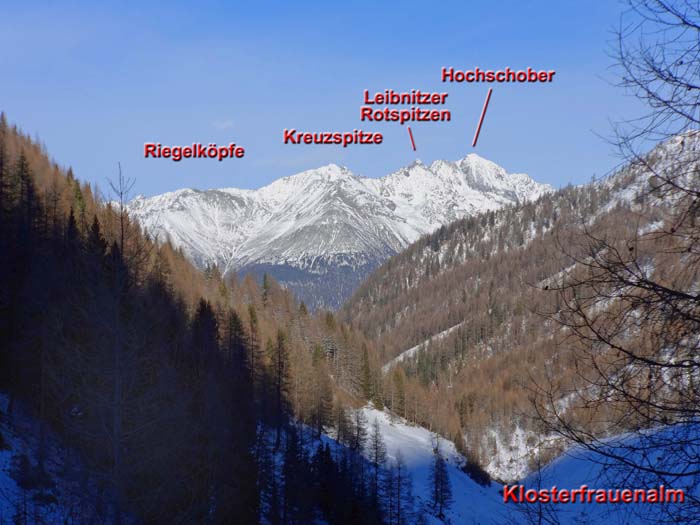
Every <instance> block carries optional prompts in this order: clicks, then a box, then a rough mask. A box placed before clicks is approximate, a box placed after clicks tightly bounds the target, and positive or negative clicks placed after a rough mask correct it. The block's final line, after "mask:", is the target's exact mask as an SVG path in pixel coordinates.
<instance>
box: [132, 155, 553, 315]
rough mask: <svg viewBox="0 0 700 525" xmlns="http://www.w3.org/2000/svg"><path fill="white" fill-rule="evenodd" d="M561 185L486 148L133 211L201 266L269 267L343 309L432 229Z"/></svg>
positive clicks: (323, 172) (331, 169)
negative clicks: (381, 172) (368, 174)
mask: <svg viewBox="0 0 700 525" xmlns="http://www.w3.org/2000/svg"><path fill="white" fill-rule="evenodd" d="M549 190H551V187H549V186H547V185H544V184H539V183H537V182H535V181H534V180H532V179H531V178H530V177H528V176H527V175H524V174H508V173H506V171H505V170H504V169H503V168H501V167H500V166H498V165H496V164H494V163H493V162H491V161H488V160H486V159H483V158H481V157H479V156H477V155H474V154H471V155H467V156H466V157H465V158H463V159H461V160H458V161H456V162H447V161H435V162H433V163H432V164H431V165H430V166H427V165H425V164H423V163H421V162H420V161H418V162H415V163H414V164H412V165H410V166H407V167H405V168H402V169H400V170H399V171H397V172H395V173H392V174H390V175H387V176H386V177H383V178H381V179H370V178H365V177H359V176H356V175H354V174H353V173H351V172H350V171H349V170H348V169H346V168H343V167H340V166H337V165H335V164H330V165H328V166H323V167H321V168H318V169H313V170H308V171H304V172H302V173H299V174H297V175H293V176H290V177H284V178H281V179H278V180H276V181H275V182H273V183H271V184H269V185H268V186H265V187H263V188H260V189H258V190H239V189H233V188H231V189H221V190H206V191H200V190H193V189H183V190H178V191H175V192H171V193H165V194H163V195H157V196H155V197H150V198H146V197H136V198H135V199H133V200H132V201H131V202H130V203H129V213H130V214H131V215H132V216H133V217H135V218H136V219H138V221H139V222H140V223H141V224H142V225H143V226H144V227H145V228H146V229H147V230H148V231H149V232H150V233H151V234H152V235H155V236H158V237H159V238H160V239H164V238H166V237H167V238H169V239H170V240H171V241H172V242H173V243H174V244H175V245H176V246H178V247H181V248H182V249H183V251H184V253H185V254H186V255H187V256H188V257H189V258H190V259H191V260H192V261H194V263H195V264H197V265H198V266H200V267H205V266H206V265H213V264H216V265H218V266H219V267H220V268H221V270H222V271H223V272H230V271H253V272H255V273H262V272H264V271H267V272H268V273H270V274H271V275H273V276H275V277H276V278H277V279H278V280H279V281H281V282H282V283H283V284H285V285H287V286H289V287H290V288H291V289H292V290H293V291H294V292H296V293H297V294H298V295H299V297H300V298H301V299H303V300H305V301H306V302H307V304H309V306H312V307H319V306H328V307H337V306H339V305H340V304H341V303H342V302H343V300H344V299H346V298H347V297H349V295H350V294H351V293H352V292H353V291H354V289H355V287H356V286H357V285H358V284H359V282H360V281H361V280H362V278H363V277H364V276H365V275H366V274H367V273H368V272H370V271H371V270H373V269H374V268H376V267H377V266H378V265H379V264H381V263H382V262H383V261H384V260H386V259H387V258H388V257H390V256H391V255H393V254H395V253H397V252H398V251H400V250H402V249H403V248H405V247H406V246H408V244H410V243H411V242H413V241H415V240H416V239H418V237H420V236H421V235H422V234H425V233H429V232H431V231H433V230H435V229H437V228H438V227H440V226H441V225H443V224H447V223H449V222H452V221H453V220H455V219H458V218H460V217H464V216H466V215H470V214H474V213H478V212H480V211H484V210H490V209H496V208H499V207H501V206H503V205H506V204H510V203H515V202H519V201H523V200H529V199H534V198H536V197H538V196H539V195H541V194H542V193H544V192H546V191H549Z"/></svg>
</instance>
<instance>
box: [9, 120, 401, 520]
mask: <svg viewBox="0 0 700 525" xmlns="http://www.w3.org/2000/svg"><path fill="white" fill-rule="evenodd" d="M113 189H114V191H115V193H116V196H117V201H116V203H106V202H105V200H104V199H102V198H101V197H100V195H99V192H98V191H97V190H96V189H95V188H92V187H90V186H88V185H85V184H81V183H80V182H79V181H78V180H77V179H76V178H75V176H74V175H73V173H72V171H71V170H70V169H69V170H67V171H65V170H63V169H62V168H60V167H59V166H58V165H56V164H55V163H54V162H52V161H51V160H50V159H49V158H48V156H47V154H46V151H45V149H44V148H43V147H42V146H41V145H39V144H38V143H37V142H35V141H33V140H31V139H30V138H29V137H27V136H26V135H24V134H23V133H21V132H20V131H19V130H18V129H17V128H16V127H14V126H10V125H9V124H8V123H7V121H6V118H5V116H4V114H2V115H1V116H0V374H1V375H0V390H2V391H4V392H6V393H8V395H9V398H10V402H9V407H8V411H7V414H0V416H2V417H7V418H8V420H10V421H11V420H12V418H13V417H15V415H14V414H15V412H16V411H17V406H18V405H19V404H22V406H23V407H28V409H29V410H30V411H31V412H32V413H33V414H34V417H36V418H37V420H38V421H39V425H40V428H41V430H40V431H39V433H40V436H37V440H36V441H37V443H38V444H37V447H36V451H35V452H36V453H35V454H34V455H33V456H32V457H26V456H25V457H23V458H20V459H19V460H18V465H19V467H18V472H19V474H17V473H16V475H18V476H19V475H21V476H22V483H21V486H22V487H23V488H24V489H25V490H27V491H29V492H30V493H32V494H34V496H36V490H39V489H40V488H42V487H43V488H45V487H46V486H47V485H46V479H47V478H52V477H54V478H56V480H55V481H54V482H55V483H58V482H59V481H58V478H59V477H62V479H63V481H61V483H63V484H64V486H65V487H67V486H71V487H74V489H75V490H74V492H75V493H74V494H73V497H72V498H70V501H68V500H66V501H59V502H58V503H59V504H60V505H64V506H65V507H64V513H65V516H64V522H66V523H117V524H119V523H131V522H149V523H259V522H264V523H271V524H287V523H308V522H310V521H313V520H317V519H318V520H323V521H324V522H327V523H385V522H386V523H403V522H404V521H402V520H400V521H396V519H394V514H392V512H391V511H389V510H386V505H385V501H391V500H387V499H386V497H385V496H381V497H380V496H379V495H378V493H377V491H376V490H374V491H373V490H371V487H372V486H373V484H372V479H376V478H373V477H372V476H370V471H371V468H369V467H368V463H367V462H366V461H365V460H362V459H361V458H360V453H361V452H362V450H363V446H364V443H365V440H364V438H363V437H362V436H364V435H365V434H366V429H364V427H363V426H361V425H360V426H358V423H362V422H361V421H360V422H358V421H355V420H353V418H352V417H350V414H351V412H350V410H349V408H350V407H351V406H352V405H353V403H354V402H355V401H354V400H355V399H356V398H357V396H358V395H360V396H361V392H362V388H363V387H362V385H363V384H364V383H366V380H364V379H363V378H365V377H366V376H367V373H366V371H367V370H368V369H370V368H374V366H375V364H374V363H370V362H369V360H370V357H369V356H370V355H374V353H375V352H374V351H373V348H372V346H371V344H370V343H369V342H368V341H366V339H365V338H364V337H363V336H361V335H359V334H358V333H356V332H353V331H352V330H350V329H349V328H348V326H347V325H345V324H343V323H340V322H338V321H337V320H336V319H335V318H334V317H333V315H332V314H329V313H321V314H318V315H315V316H312V315H310V314H309V313H308V312H307V310H306V308H305V306H304V305H303V303H302V304H297V303H296V302H295V301H294V299H293V298H292V297H291V295H290V294H289V293H288V292H287V291H285V290H283V289H282V288H280V287H279V286H278V285H277V284H276V283H275V282H273V281H272V280H271V279H265V280H264V282H263V284H262V286H258V285H256V283H255V282H254V281H253V279H250V278H246V279H243V280H241V281H239V280H236V279H235V278H233V279H223V278H222V277H221V275H220V274H219V272H218V271H217V270H216V269H210V270H209V271H207V272H206V273H205V274H202V273H200V272H198V271H197V270H195V269H194V268H193V267H192V266H191V265H190V264H189V263H188V262H187V261H186V260H185V258H184V256H183V255H182V254H181V253H180V252H178V251H177V250H175V249H173V248H172V246H170V245H169V244H168V243H164V244H157V243H154V242H152V241H151V240H150V239H149V238H148V236H147V235H146V234H145V233H143V232H142V231H141V230H140V229H139V228H138V226H137V225H136V224H134V223H132V222H131V221H130V219H129V217H128V215H127V214H126V212H125V207H124V204H125V202H124V201H125V197H126V194H127V193H128V189H129V181H128V179H126V178H125V177H123V176H122V175H121V173H119V174H118V175H117V177H116V181H115V183H114V185H113ZM363 371H364V372H363ZM333 428H335V429H336V430H332V429H333ZM324 431H330V432H333V433H335V435H337V436H338V439H339V441H340V442H341V443H342V444H343V445H345V447H339V449H338V450H344V452H343V453H340V452H338V451H335V452H334V453H333V454H330V449H329V448H328V447H320V448H318V450H315V448H316V445H315V444H314V442H318V438H319V437H320V435H321V433H322V432H324ZM55 436H58V439H59V440H60V441H61V443H63V444H64V445H65V450H66V451H67V452H65V453H64V454H63V455H62V456H60V457H58V456H57V455H56V454H57V452H56V448H55V447H51V446H50V444H51V442H52V440H53V439H54V437H55ZM353 436H354V437H353ZM358 436H359V437H358ZM382 464H383V463H382ZM389 470H390V471H391V469H389ZM59 473H60V474H59ZM68 478H70V479H68ZM42 480H43V481H42ZM50 484H51V483H49V485H50ZM35 489H36V490H35ZM39 499H40V498H37V497H35V498H34V500H32V501H34V503H32V504H33V505H40V504H42V502H41V501H39ZM44 499H45V498H44ZM32 515H33V514H32V512H31V509H29V510H28V506H27V499H26V498H25V499H24V500H23V501H22V502H17V509H16V513H15V516H14V517H13V520H14V522H16V523H34V522H36V519H35V518H32ZM33 520H34V521H33Z"/></svg>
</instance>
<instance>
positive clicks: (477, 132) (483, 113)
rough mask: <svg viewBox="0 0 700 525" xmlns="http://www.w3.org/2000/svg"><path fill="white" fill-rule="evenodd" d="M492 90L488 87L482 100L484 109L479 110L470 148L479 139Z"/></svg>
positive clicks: (473, 146)
mask: <svg viewBox="0 0 700 525" xmlns="http://www.w3.org/2000/svg"><path fill="white" fill-rule="evenodd" d="M492 91H493V88H489V92H488V93H487V94H486V100H485V101H484V109H482V110H481V118H480V119H479V125H478V126H477V127H476V133H474V142H472V148H476V141H477V140H478V139H479V133H480V132H481V125H482V124H483V123H484V115H486V108H488V107H489V100H491V92H492ZM414 149H415V148H414Z"/></svg>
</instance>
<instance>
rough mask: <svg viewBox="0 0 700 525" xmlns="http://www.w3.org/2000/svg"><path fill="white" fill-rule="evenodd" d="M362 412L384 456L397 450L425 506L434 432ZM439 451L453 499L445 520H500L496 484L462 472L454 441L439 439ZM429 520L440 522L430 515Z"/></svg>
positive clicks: (503, 510) (393, 457)
mask: <svg viewBox="0 0 700 525" xmlns="http://www.w3.org/2000/svg"><path fill="white" fill-rule="evenodd" d="M362 412H363V415H364V417H365V419H366V421H367V424H368V427H369V428H371V427H372V424H373V423H374V421H375V420H376V421H377V423H378V424H379V428H380V431H381V434H382V437H383V439H384V442H385V444H386V449H387V459H388V461H389V462H392V461H395V460H396V457H397V456H398V453H399V451H400V452H401V455H402V456H403V459H404V461H405V462H406V467H407V469H408V472H409V473H410V475H411V478H412V482H413V494H414V504H415V506H416V507H417V508H419V509H420V508H426V509H429V508H430V505H431V503H430V502H431V494H432V488H431V483H430V470H431V465H432V464H433V448H434V446H435V434H433V433H432V432H430V431H429V430H426V429H425V428H423V427H418V426H412V425H408V424H406V422H405V421H403V420H402V419H401V418H397V417H393V418H392V417H390V416H389V414H388V413H387V412H385V411H379V410H376V409H374V408H369V407H365V408H363V409H362ZM439 447H440V452H441V453H442V455H443V457H444V458H445V461H446V463H447V472H448V475H449V478H450V484H451V486H452V495H453V498H454V503H453V504H452V506H451V507H450V509H449V511H448V512H447V518H448V519H449V523H454V524H457V523H465V524H472V523H473V524H477V523H481V524H486V523H502V522H503V520H504V519H505V518H506V517H507V509H506V508H504V505H503V503H502V501H503V499H502V497H501V496H500V494H499V492H498V491H499V488H500V486H499V485H496V484H492V485H491V486H489V487H483V486H481V485H479V484H478V483H476V482H475V481H473V480H472V479H471V478H470V477H469V476H468V475H467V474H465V473H464V472H463V471H462V469H461V467H462V465H463V464H464V463H465V459H464V458H463V457H462V456H461V455H460V454H459V453H458V452H457V450H456V449H455V445H454V443H452V442H451V441H447V440H445V439H442V438H441V439H440V445H439ZM429 517H430V519H431V520H432V521H431V523H441V522H440V521H439V520H437V519H436V518H435V517H433V516H430V515H429Z"/></svg>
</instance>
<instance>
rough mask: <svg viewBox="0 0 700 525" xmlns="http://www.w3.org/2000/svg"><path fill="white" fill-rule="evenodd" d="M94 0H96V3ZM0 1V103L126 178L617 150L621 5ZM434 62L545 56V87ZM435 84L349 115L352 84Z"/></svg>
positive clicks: (565, 175)
mask: <svg viewBox="0 0 700 525" xmlns="http://www.w3.org/2000/svg"><path fill="white" fill-rule="evenodd" d="M97 4H99V5H97ZM376 4H378V2H353V1H347V2H342V3H341V2H255V3H249V5H244V4H243V3H237V2H225V3H224V2H222V3H213V2H196V3H195V2H192V3H190V4H185V3H180V2H162V3H160V4H159V3H155V2H152V3H149V5H148V6H146V7H144V6H141V5H139V4H138V3H136V2H133V3H109V2H100V3H97V2H76V3H70V2H68V3H63V2H62V3H61V5H58V3H53V2H52V3H33V2H5V3H4V5H3V6H2V16H1V17H0V49H3V52H2V53H0V79H1V80H0V109H2V110H4V111H5V112H6V113H7V115H8V117H9V119H10V121H12V122H15V123H17V124H19V125H20V126H21V127H22V128H23V129H24V130H25V131H27V132H29V133H30V134H32V135H37V136H38V137H39V138H40V139H41V140H42V141H44V142H45V143H46V145H47V147H48V150H49V152H50V153H51V154H52V155H53V156H54V157H55V159H56V160H57V161H58V162H59V163H60V164H62V165H66V166H67V165H71V166H72V167H73V169H74V171H75V172H76V175H77V176H78V177H80V178H81V179H83V180H88V181H90V182H94V183H97V184H98V185H99V186H100V187H101V188H105V187H106V186H107V184H106V180H107V178H108V177H114V175H115V173H116V165H117V162H118V161H120V162H121V163H122V166H123V168H124V169H125V171H126V174H127V175H128V176H130V177H133V178H135V179H136V187H135V192H136V193H145V194H147V195H152V194H156V193H161V192H164V191H171V190H174V189H177V188H181V187H197V188H212V187H241V188H257V187H260V186H262V185H264V184H267V183H269V182H271V181H272V180H274V179H276V178H279V177H281V176H286V175H290V174H292V173H296V172H299V171H302V170H304V169H309V168H313V167H317V166H320V165H323V164H327V163H330V162H334V163H338V164H342V165H345V166H347V167H349V168H350V169H351V170H352V171H354V172H355V173H358V174H362V175H366V176H371V177H377V176H381V175H384V174H386V173H389V172H392V171H394V170H396V169H398V168H400V167H401V166H403V165H406V164H409V163H411V162H412V161H414V160H416V158H420V159H421V160H422V161H424V162H426V163H427V162H432V161H433V160H436V159H449V160H455V159H458V158H461V157H463V156H465V155H466V154H468V153H471V152H475V153H478V154H479V155H481V156H483V157H486V158H488V159H491V160H493V161H495V162H497V163H498V164H501V165H502V166H504V167H505V168H506V169H507V170H508V171H514V172H525V173H528V174H530V175H531V176H532V177H534V178H535V179H537V180H539V181H542V182H548V183H550V184H553V185H554V186H562V185H565V184H567V183H569V182H573V183H580V182H585V181H588V180H590V178H591V176H593V175H596V176H601V175H604V174H606V173H607V172H609V171H610V169H611V168H613V167H614V166H615V165H616V164H617V163H618V162H619V159H618V158H617V157H616V156H615V152H614V150H613V148H612V147H611V146H610V145H609V144H607V143H606V142H605V141H604V140H603V139H601V138H600V137H599V136H597V134H600V135H604V136H605V135H608V134H609V133H610V129H611V128H610V123H609V122H610V120H616V119H620V118H626V117H631V116H634V115H636V114H637V113H638V112H639V106H638V103H637V102H636V101H635V100H634V99H632V98H631V97H629V96H627V95H626V94H625V93H624V92H623V91H622V90H621V89H620V88H617V87H615V86H614V85H613V84H614V82H615V79H616V73H615V71H614V70H613V69H611V66H612V65H613V64H612V60H611V59H610V58H609V56H608V53H607V52H608V51H609V48H610V45H611V40H612V38H613V36H612V30H613V29H614V28H615V27H616V25H617V24H618V22H619V16H620V13H621V12H622V10H623V6H622V5H621V4H619V3H617V2H614V1H607V0H605V1H604V0H600V1H591V2H575V1H561V2H554V1H549V2H544V1H540V2H536V1H502V2H496V1H494V2H465V1H462V2H439V3H437V2H430V3H429V2H403V3H401V4H399V3H396V4H389V3H385V4H382V5H376ZM442 66H454V67H455V68H459V69H471V68H473V67H476V66H478V67H480V68H482V69H485V68H488V69H497V68H503V67H506V66H510V67H511V68H525V67H527V66H530V67H533V68H537V69H547V70H549V69H555V70H556V71H557V74H556V76H555V81H554V82H553V83H552V84H548V85H544V84H537V85H527V84H519V85H494V86H493V87H494V92H493V96H492V98H491V104H490V107H489V110H488V113H487V115H486V119H485V122H484V126H483V128H482V132H481V137H480V139H479V143H478V145H477V147H476V148H472V147H471V140H472V136H473V133H474V128H475V126H476V123H477V120H478V117H479V113H480V112H481V107H482V104H483V101H484V97H485V95H486V91H487V89H488V86H487V85H486V84H456V83H455V84H443V83H442V82H441V81H440V70H441V68H442ZM387 88H391V89H395V90H410V89H412V88H415V89H421V90H432V91H447V92H448V93H449V96H448V99H447V104H446V107H447V108H448V109H450V110H451V111H452V121H451V122H449V123H414V124H411V128H412V130H413V133H414V136H415V140H416V144H417V148H418V150H417V151H416V152H414V151H413V150H412V149H411V147H410V139H409V137H408V133H407V131H406V129H405V126H401V125H399V124H397V123H391V124H383V125H379V124H373V123H368V122H364V123H361V122H360V121H359V112H360V106H361V105H362V92H363V90H364V89H369V90H370V91H382V90H384V89H387ZM284 128H296V129H299V130H309V131H326V130H328V131H331V130H333V131H344V130H352V129H354V128H362V129H365V130H368V131H381V132H382V133H383V134H384V143H383V144H382V145H381V146H366V145H365V146H355V147H348V148H345V149H344V148H342V147H339V146H327V145H326V146H308V145H307V146H299V145H298V146H294V145H284V144H283V143H282V130H283V129H284ZM230 141H233V142H236V143H238V144H240V145H242V146H244V147H245V148H246V156H245V158H244V159H238V160H229V161H223V162H218V161H216V160H205V159H197V160H192V159H190V160H183V161H182V162H179V163H176V162H173V161H171V160H166V159H144V157H143V144H144V142H160V143H162V144H164V145H170V144H172V145H178V144H189V143H192V142H202V143H209V142H217V143H219V144H228V143H229V142H230Z"/></svg>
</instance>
